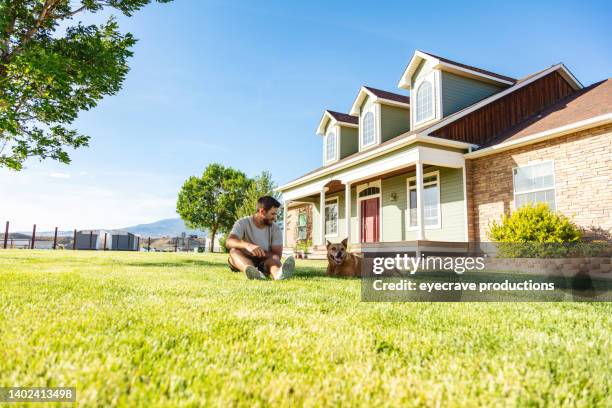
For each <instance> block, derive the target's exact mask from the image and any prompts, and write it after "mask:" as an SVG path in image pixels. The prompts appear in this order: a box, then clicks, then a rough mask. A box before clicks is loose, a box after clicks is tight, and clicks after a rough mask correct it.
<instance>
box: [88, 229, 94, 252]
mask: <svg viewBox="0 0 612 408" xmlns="http://www.w3.org/2000/svg"><path fill="white" fill-rule="evenodd" d="M92 241H93V230H91V231H89V249H93V248H92V247H91V245H92Z"/></svg>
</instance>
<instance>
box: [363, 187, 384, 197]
mask: <svg viewBox="0 0 612 408" xmlns="http://www.w3.org/2000/svg"><path fill="white" fill-rule="evenodd" d="M376 194H380V188H378V187H368V188H366V189H365V190H363V191H360V192H359V197H367V196H371V195H376Z"/></svg>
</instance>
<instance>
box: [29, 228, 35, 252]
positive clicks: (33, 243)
mask: <svg viewBox="0 0 612 408" xmlns="http://www.w3.org/2000/svg"><path fill="white" fill-rule="evenodd" d="M34 246H36V224H34V227H33V228H32V247H31V248H30V249H34Z"/></svg>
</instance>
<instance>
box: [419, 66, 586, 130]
mask: <svg viewBox="0 0 612 408" xmlns="http://www.w3.org/2000/svg"><path fill="white" fill-rule="evenodd" d="M558 69H560V70H562V71H564V72H565V74H566V75H568V76H569V77H570V78H574V76H573V75H572V74H571V72H569V71H568V70H567V68H565V65H563V64H557V65H553V66H552V67H550V68H548V69H547V70H545V71H542V72H540V73H539V74H537V75H534V76H532V77H531V78H529V79H527V80H525V81H523V82H521V83H519V84H517V85H514V86H511V87H509V88H506V89H504V90H503V91H501V92H498V93H496V94H493V95H491V96H489V97H488V98H485V99H483V100H482V101H480V102H477V103H475V104H474V105H472V106H470V107H469V108H466V109H463V110H460V111H459V112H457V113H454V114H452V115H449V116H447V117H446V118H443V119H442V120H441V121H440V122H438V123H436V124H435V125H433V126H431V127H430V128H427V129H426V132H427V134H428V135H429V134H431V132H434V131H436V130H438V129H440V128H441V127H444V126H447V125H448V124H450V123H452V122H454V121H456V120H458V119H460V118H462V117H464V116H465V115H467V114H469V113H472V112H474V111H475V110H477V109H480V108H482V107H483V106H485V105H488V104H490V103H491V102H494V101H496V100H498V99H499V98H502V97H504V96H506V95H508V94H510V93H512V92H515V91H516V90H518V89H521V88H523V87H524V86H526V85H529V84H530V83H532V82H534V81H537V80H538V79H540V78H542V77H544V76H546V75H548V74H550V73H551V72H554V71H556V70H558ZM574 85H575V86H576V87H577V88H575V89H581V88H582V84H580V83H579V82H577V83H575V84H574Z"/></svg>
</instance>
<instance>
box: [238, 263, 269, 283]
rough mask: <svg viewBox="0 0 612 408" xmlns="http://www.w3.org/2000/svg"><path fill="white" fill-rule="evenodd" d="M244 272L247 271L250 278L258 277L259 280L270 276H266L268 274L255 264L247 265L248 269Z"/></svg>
mask: <svg viewBox="0 0 612 408" xmlns="http://www.w3.org/2000/svg"><path fill="white" fill-rule="evenodd" d="M244 272H245V273H246V276H247V278H249V279H257V280H266V279H268V278H266V275H264V274H263V272H262V271H260V270H259V269H257V268H256V267H254V266H253V265H249V266H247V267H246V269H245V270H244Z"/></svg>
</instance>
